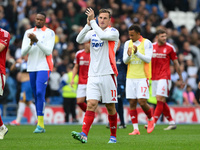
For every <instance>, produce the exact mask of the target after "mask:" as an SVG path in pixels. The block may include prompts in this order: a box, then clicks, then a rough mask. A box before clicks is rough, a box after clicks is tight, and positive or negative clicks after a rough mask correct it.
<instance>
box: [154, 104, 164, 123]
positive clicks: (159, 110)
mask: <svg viewBox="0 0 200 150" xmlns="http://www.w3.org/2000/svg"><path fill="white" fill-rule="evenodd" d="M163 106H164V103H163V102H161V101H158V102H157V106H156V109H155V111H154V121H155V123H156V122H157V120H158V119H159V117H160V115H161V113H162V112H163Z"/></svg>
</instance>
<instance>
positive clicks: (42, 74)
mask: <svg viewBox="0 0 200 150" xmlns="http://www.w3.org/2000/svg"><path fill="white" fill-rule="evenodd" d="M49 74H50V72H49V71H38V72H37V78H36V97H37V98H36V99H37V104H36V108H37V109H36V110H37V116H38V124H37V128H36V130H35V131H34V133H43V132H45V130H44V109H45V93H46V87H47V82H48V78H49ZM37 129H38V130H37ZM40 131H41V132H40Z"/></svg>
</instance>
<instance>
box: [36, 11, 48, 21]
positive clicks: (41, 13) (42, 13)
mask: <svg viewBox="0 0 200 150" xmlns="http://www.w3.org/2000/svg"><path fill="white" fill-rule="evenodd" d="M37 14H40V15H43V16H44V18H45V19H46V17H47V16H46V14H45V13H44V12H39V13H37Z"/></svg>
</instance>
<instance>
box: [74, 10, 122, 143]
mask: <svg viewBox="0 0 200 150" xmlns="http://www.w3.org/2000/svg"><path fill="white" fill-rule="evenodd" d="M85 14H86V15H87V16H88V18H87V24H86V25H85V27H84V28H83V29H82V31H81V32H80V33H79V35H78V36H77V39H76V41H77V42H78V43H85V42H89V41H90V66H89V73H88V83H87V91H86V93H87V94H86V95H87V110H86V113H85V116H84V120H83V126H82V132H81V133H78V132H75V131H72V136H73V137H74V138H75V139H77V140H79V141H81V142H82V143H86V142H87V135H88V132H89V130H90V126H91V124H92V123H93V121H94V117H95V110H96V108H97V106H98V102H99V101H100V100H102V103H105V105H106V108H107V110H108V120H109V123H110V131H111V135H110V140H109V142H108V143H116V129H117V112H116V109H115V103H117V87H116V85H117V83H116V75H117V74H118V72H117V67H116V62H115V52H116V49H117V46H118V42H119V32H118V31H117V30H116V29H115V28H112V27H109V23H110V19H111V14H110V12H109V11H108V10H107V9H101V10H99V16H98V23H99V26H98V25H97V23H96V20H95V17H94V11H93V10H92V9H91V8H88V9H87V10H86V12H85ZM91 28H92V30H91Z"/></svg>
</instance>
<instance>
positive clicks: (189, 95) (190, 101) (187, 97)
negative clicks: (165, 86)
mask: <svg viewBox="0 0 200 150" xmlns="http://www.w3.org/2000/svg"><path fill="white" fill-rule="evenodd" d="M183 100H184V103H183V104H184V105H186V106H190V105H196V106H198V105H199V104H198V102H197V100H196V98H195V95H194V92H193V91H192V87H191V86H190V85H187V88H186V91H185V92H183Z"/></svg>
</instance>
